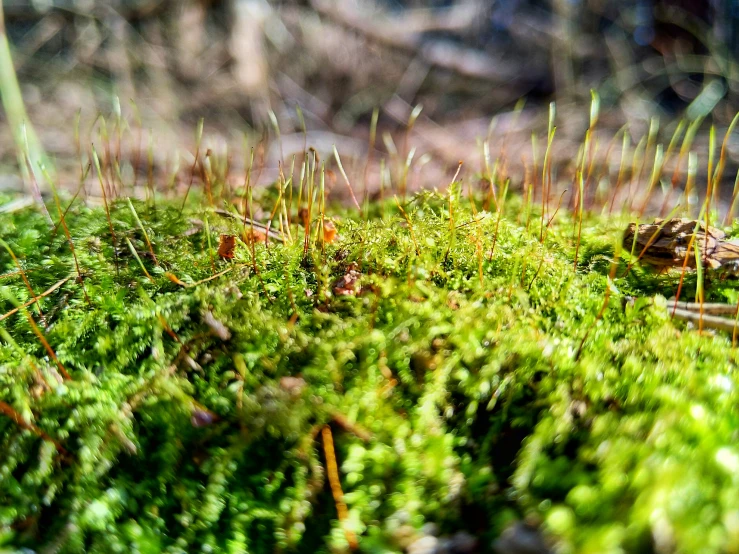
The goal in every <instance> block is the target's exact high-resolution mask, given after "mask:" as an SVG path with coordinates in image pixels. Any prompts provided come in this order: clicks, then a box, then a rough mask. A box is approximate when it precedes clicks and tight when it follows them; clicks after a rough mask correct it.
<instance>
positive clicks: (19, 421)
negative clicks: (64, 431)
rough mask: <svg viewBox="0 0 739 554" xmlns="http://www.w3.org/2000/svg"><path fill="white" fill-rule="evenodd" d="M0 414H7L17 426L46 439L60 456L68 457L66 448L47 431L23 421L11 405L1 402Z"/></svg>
mask: <svg viewBox="0 0 739 554" xmlns="http://www.w3.org/2000/svg"><path fill="white" fill-rule="evenodd" d="M0 413H2V414H5V415H6V416H8V417H9V418H10V419H12V420H13V421H15V423H16V424H18V426H19V427H22V428H23V429H27V430H28V431H31V432H32V433H34V434H35V435H37V436H38V437H40V438H42V439H44V440H45V441H49V442H50V443H52V444H53V445H54V446H55V447H56V449H57V451H58V452H59V453H60V454H63V455H65V456H66V455H67V451H66V450H65V449H64V447H63V446H62V445H61V443H59V441H57V440H55V439H53V438H51V437H50V436H49V435H48V434H47V433H46V432H45V431H43V430H42V429H40V428H39V427H38V426H36V425H34V424H33V423H29V422H28V421H26V420H25V419H23V416H21V415H20V414H19V413H18V412H16V411H15V410H14V409H13V408H12V407H11V406H10V405H9V404H7V403H5V402H2V401H0Z"/></svg>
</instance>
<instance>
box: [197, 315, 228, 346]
mask: <svg viewBox="0 0 739 554" xmlns="http://www.w3.org/2000/svg"><path fill="white" fill-rule="evenodd" d="M203 321H204V322H205V324H206V325H207V326H208V327H210V330H211V331H213V334H214V335H216V336H217V337H218V338H219V339H221V340H222V341H227V340H229V339H230V338H231V331H229V329H228V327H226V326H225V325H224V324H223V323H221V322H220V321H218V320H217V319H216V318H215V316H214V315H213V312H211V311H210V310H206V312H205V313H204V314H203Z"/></svg>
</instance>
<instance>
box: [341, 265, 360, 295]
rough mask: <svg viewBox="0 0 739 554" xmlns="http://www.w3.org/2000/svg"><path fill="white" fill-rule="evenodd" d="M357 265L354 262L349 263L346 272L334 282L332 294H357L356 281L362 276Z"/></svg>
mask: <svg viewBox="0 0 739 554" xmlns="http://www.w3.org/2000/svg"><path fill="white" fill-rule="evenodd" d="M357 267H358V266H357V264H356V263H351V264H349V267H348V268H347V272H346V274H345V275H344V276H342V277H340V278H339V279H338V280H337V281H336V283H335V284H334V294H335V295H336V296H355V295H356V294H357V288H356V285H357V281H359V279H360V277H362V274H361V273H360V272H359V271H358V270H357Z"/></svg>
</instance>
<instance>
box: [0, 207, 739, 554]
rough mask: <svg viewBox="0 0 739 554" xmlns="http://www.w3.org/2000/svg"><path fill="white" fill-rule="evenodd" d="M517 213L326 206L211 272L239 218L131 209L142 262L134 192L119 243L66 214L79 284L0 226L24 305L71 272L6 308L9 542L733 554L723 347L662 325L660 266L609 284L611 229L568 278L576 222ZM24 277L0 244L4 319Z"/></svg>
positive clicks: (58, 244) (737, 450)
mask: <svg viewBox="0 0 739 554" xmlns="http://www.w3.org/2000/svg"><path fill="white" fill-rule="evenodd" d="M518 204H519V201H518V200H517V199H515V198H514V199H512V200H510V202H509V205H508V206H506V215H505V216H504V217H503V218H502V219H501V220H500V221H499V222H498V217H497V214H496V213H495V212H493V213H492V214H486V213H485V212H481V211H477V212H476V215H474V216H473V214H472V208H471V206H470V204H469V202H468V201H467V200H464V201H462V200H459V201H457V202H456V204H455V205H454V209H453V216H454V222H453V224H452V225H450V218H449V215H450V214H449V203H448V198H447V197H441V196H438V195H436V194H433V193H427V194H424V195H421V196H418V197H415V198H414V199H413V200H412V201H410V202H408V203H407V204H406V205H405V206H404V209H405V212H406V214H407V218H406V217H405V216H403V214H401V213H400V212H399V211H398V209H397V208H396V207H395V205H394V204H393V205H388V206H386V207H385V209H384V210H382V211H383V212H384V217H380V210H379V209H378V210H377V212H378V213H376V214H375V215H374V216H372V217H369V218H368V220H367V221H361V220H360V219H359V218H357V217H356V216H355V217H352V216H351V215H349V214H347V213H343V214H341V215H342V217H340V214H339V212H338V211H337V212H336V216H335V218H334V221H335V223H336V227H337V229H338V232H339V237H338V239H337V240H335V241H333V242H331V243H326V244H322V243H321V242H315V241H314V236H313V235H312V236H311V240H310V245H309V246H310V248H309V254H308V256H307V257H304V254H303V252H304V244H303V240H302V236H303V235H302V228H298V227H297V226H293V228H292V232H291V235H292V236H293V238H294V239H295V238H296V237H300V238H298V239H296V240H294V241H293V242H292V243H288V244H286V245H282V244H278V243H271V244H269V245H268V247H266V246H265V245H264V244H261V243H260V244H257V245H255V247H254V249H253V252H254V254H255V255H256V258H255V259H254V260H252V249H251V248H249V247H247V246H245V245H244V244H243V243H241V242H239V241H237V243H236V249H235V257H234V258H233V259H232V260H228V259H222V258H221V257H219V256H218V253H217V249H218V242H219V239H218V236H219V234H220V233H233V234H239V230H240V225H239V223H238V222H236V221H234V220H232V219H229V218H224V217H221V216H219V215H218V214H216V213H214V212H213V211H210V210H205V209H202V210H198V209H195V208H188V209H187V210H186V211H185V213H184V214H183V215H181V216H180V215H179V213H178V209H177V208H176V207H174V205H168V204H166V203H159V205H157V207H156V209H153V208H151V207H147V206H146V205H144V204H143V203H136V204H135V206H136V209H137V212H138V216H139V217H140V219H141V221H142V223H143V227H144V228H145V229H146V232H147V235H148V238H149V240H150V241H151V243H152V249H153V251H154V253H155V255H156V260H157V262H158V265H157V263H155V260H154V258H153V257H152V256H151V255H150V254H149V247H148V246H147V243H146V238H145V236H144V234H143V233H142V232H141V228H140V226H139V224H138V223H137V222H136V219H135V218H134V216H133V213H132V211H131V209H130V208H129V206H128V203H127V202H123V201H121V202H118V203H115V204H114V205H113V206H112V209H111V221H112V226H113V229H114V232H115V234H116V243H117V249H115V250H114V247H113V240H112V237H111V232H110V227H109V223H108V220H107V218H106V215H105V212H104V211H103V210H102V209H88V208H84V207H82V206H81V204H79V203H77V204H75V206H74V207H73V208H72V209H71V210H70V212H69V213H68V215H67V218H66V221H67V224H68V226H69V229H70V233H71V237H72V240H73V244H74V246H75V250H76V254H77V257H78V260H79V266H80V269H81V271H82V273H83V276H84V277H83V282H84V291H83V288H82V286H81V283H80V282H79V280H78V279H77V273H76V270H75V265H74V260H73V257H72V255H71V251H70V246H69V242H68V241H67V239H66V237H65V235H64V233H63V232H62V230H61V229H59V231H58V232H56V233H53V232H51V231H50V230H49V226H48V223H47V220H46V219H45V218H44V217H43V216H42V215H41V214H40V212H38V211H35V210H25V211H21V212H16V213H13V214H5V215H0V229H2V238H3V239H4V240H5V241H6V242H7V244H8V246H9V247H10V248H11V249H12V250H13V252H14V253H15V254H16V255H17V256H18V258H19V263H20V264H21V266H22V267H23V268H24V270H25V271H26V276H27V278H28V281H29V283H30V285H31V288H32V289H33V290H34V292H35V294H37V295H40V294H41V293H43V292H44V291H47V290H48V289H50V288H51V287H53V286H54V285H58V284H59V282H60V281H61V280H63V279H67V278H69V279H68V280H67V281H64V282H63V284H61V285H60V286H58V288H56V289H54V290H53V291H52V292H51V293H49V294H48V295H46V296H44V297H43V298H42V299H41V300H40V301H39V302H38V304H36V305H30V306H29V307H28V308H27V309H24V310H20V311H19V312H18V313H16V314H14V315H12V316H10V317H7V318H5V319H3V320H2V321H0V326H2V328H3V329H4V331H5V332H3V336H2V337H0V339H1V342H0V391H1V392H0V400H2V402H3V403H4V404H3V410H4V413H3V414H0V544H2V545H4V547H5V548H6V549H10V550H12V549H13V548H20V547H27V548H31V549H33V550H34V551H39V552H42V551H43V552H46V551H48V552H52V551H53V552H151V553H154V552H160V551H165V552H196V551H203V552H253V553H269V552H306V553H313V552H328V551H341V550H342V549H344V548H346V547H347V540H348V539H347V537H348V536H351V535H350V534H349V535H348V534H347V533H346V532H345V529H344V527H345V528H346V529H349V530H350V531H351V532H353V533H354V534H356V536H357V537H358V540H359V548H360V550H361V551H364V552H398V551H402V550H403V548H404V547H405V546H407V544H408V542H409V540H410V539H409V536H410V537H412V535H413V533H412V530H413V529H415V530H418V529H420V528H421V527H422V526H423V525H424V523H427V522H433V523H435V524H437V525H438V526H439V527H440V529H441V532H442V533H453V532H455V531H458V530H462V529H463V530H467V531H469V532H470V533H472V534H473V535H475V536H476V537H478V538H479V540H480V542H479V550H480V551H483V552H485V551H489V550H490V549H491V544H492V542H493V541H494V540H495V538H496V537H498V536H499V535H500V533H501V531H502V530H503V529H504V528H505V527H506V526H507V525H508V524H510V522H512V521H514V520H517V519H521V518H529V520H534V521H536V520H538V521H540V522H541V525H542V528H543V529H544V532H545V533H546V534H547V536H548V538H549V540H550V541H551V543H552V545H554V546H556V547H557V548H559V549H561V550H562V551H563V552H591V553H602V552H622V551H627V552H652V551H655V552H671V551H678V552H691V553H696V552H739V443H738V440H737V439H738V438H739V437H738V436H737V432H738V430H739V408H738V407H737V405H738V403H737V400H738V395H737V385H739V376H737V373H736V353H735V351H734V350H733V349H732V347H731V337H730V336H726V335H721V334H719V335H717V336H710V335H707V334H703V335H700V334H699V333H698V332H696V331H694V330H687V329H686V328H685V326H684V325H683V324H681V323H678V322H673V321H672V320H671V319H670V317H669V314H668V312H667V310H666V309H665V307H664V297H669V296H670V295H672V294H674V292H675V290H676V288H677V282H678V277H677V276H675V275H661V276H658V275H654V274H651V273H650V272H649V271H646V270H643V269H641V268H639V267H638V266H637V267H634V268H633V269H631V271H630V272H629V273H628V275H627V276H624V274H625V273H626V271H625V266H626V264H625V263H624V262H623V261H622V262H619V269H618V271H617V273H616V278H615V279H613V280H612V281H609V279H608V272H609V269H610V264H611V260H612V259H613V257H614V248H613V245H614V244H616V243H618V242H619V237H620V230H621V229H622V228H623V227H624V226H625V221H626V220H624V219H619V218H616V217H612V218H610V219H609V218H599V217H592V218H591V219H589V220H586V221H585V223H584V226H583V237H582V245H581V247H580V250H579V254H578V257H579V261H578V267H577V270H575V268H574V267H573V260H574V257H575V240H574V239H573V237H574V236H575V232H574V230H575V225H574V222H573V220H572V218H571V216H569V215H568V214H567V213H565V212H564V211H560V212H559V213H558V214H557V215H556V217H555V219H554V220H553V223H552V225H551V227H550V228H549V230H548V233H547V235H546V239H545V242H544V246H542V245H541V243H540V241H539V234H540V221H541V220H540V219H539V216H538V215H537V214H536V213H534V214H532V215H531V218H530V221H529V224H528V227H529V229H528V230H527V228H526V227H527V217H526V214H527V211H528V210H526V209H522V208H521V207H520V206H519V205H518ZM177 205H178V206H179V203H178V204H177ZM479 209H480V207H479V205H478V210H479ZM327 215H331V213H330V212H329V214H327ZM54 219H55V221H56V220H57V219H58V218H54ZM275 221H277V220H275ZM409 223H410V224H409ZM450 228H455V230H454V232H453V233H451V232H450ZM496 229H497V234H496ZM209 237H210V246H209ZM126 239H128V240H130V242H131V245H132V246H133V248H134V249H135V250H136V251H137V253H138V257H139V259H140V262H139V260H137V258H136V257H135V256H134V255H132V252H131V249H130V248H129V247H128V244H127V243H126ZM493 244H494V250H493ZM147 254H148V255H147ZM141 264H143V266H144V267H145V268H146V271H147V272H148V273H149V274H150V278H149V277H147V276H146V275H145V274H144V272H143V270H142V265H141ZM255 268H256V270H257V271H256V272H255ZM225 270H229V271H227V272H226V273H225V274H223V275H221V276H219V277H216V278H212V279H209V278H210V277H212V276H213V275H214V274H217V273H220V272H223V271H225ZM16 271H17V267H16V264H15V263H14V261H13V259H12V257H11V256H10V254H9V253H8V251H7V250H6V249H5V248H3V249H2V251H1V252H0V273H2V274H3V275H4V276H3V277H2V280H0V285H2V289H1V291H2V295H3V296H2V299H1V300H0V307H1V309H0V313H3V314H4V313H6V312H9V311H10V310H12V309H13V308H14V306H15V304H16V303H18V302H21V303H23V302H27V301H28V300H30V299H31V298H32V297H31V293H30V292H29V290H28V288H27V286H26V285H25V284H24V282H23V279H22V276H21V275H20V274H18V273H14V272H16ZM352 271H354V273H351V272H352ZM168 273H169V275H168ZM5 274H9V275H5ZM347 275H348V277H347V278H346V279H344V280H343V281H340V280H341V278H342V277H344V276H347ZM354 277H359V280H358V281H357V282H356V283H354V284H353V286H351V283H349V281H351V280H352V279H353V278H354ZM208 279H209V280H208ZM202 280H205V281H204V282H201V283H200V284H197V285H193V286H187V287H185V286H182V284H181V283H185V284H193V283H196V282H198V281H202ZM178 281H179V283H178ZM337 281H339V282H337ZM695 281H696V278H695V276H694V275H687V276H686V279H685V284H684V291H685V294H684V295H683V296H684V298H686V299H688V298H689V297H690V296H691V294H692V292H693V291H694V290H695V286H696V285H695ZM609 287H610V291H611V292H610V294H609V296H608V298H607V299H606V296H605V293H606V290H607V289H608V288H609ZM85 293H86V294H87V296H88V297H89V301H88V300H86V298H85ZM342 293H345V294H342ZM708 293H709V295H711V296H712V297H715V298H723V299H728V300H735V298H736V296H735V295H734V291H733V285H732V284H731V283H730V282H728V281H727V282H714V283H709V285H708ZM631 297H635V298H636V299H635V300H634V299H633V298H631ZM660 299H662V301H661V302H660ZM604 300H605V301H606V302H607V306H606V308H605V309H604V310H602V308H603V306H604ZM38 307H40V311H39V310H38V309H37V308H38ZM42 314H43V315H42ZM29 317H30V318H32V319H33V321H34V322H35V323H36V325H37V326H38V329H39V332H40V333H42V334H43V336H44V337H45V340H46V341H48V344H49V348H48V349H47V348H46V347H45V346H44V345H43V344H42V342H41V340H40V339H39V337H38V336H37V334H36V333H35V332H34V330H33V329H32V326H31V324H30V322H29ZM50 352H54V353H55V355H56V357H57V358H58V364H57V363H56V362H55V361H54V360H53V358H52V357H51V355H50ZM63 371H66V372H67V373H68V374H69V377H70V378H69V379H65V378H64V376H63ZM290 378H292V379H290ZM326 425H328V426H329V428H330V429H331V431H332V435H333V440H334V443H335V447H336V458H337V461H338V464H339V468H340V477H341V487H342V489H343V493H344V495H345V496H344V501H345V503H346V505H347V507H348V519H347V520H346V521H345V523H344V527H342V524H341V523H339V521H338V519H337V508H336V503H335V501H334V498H333V497H332V494H331V487H330V486H329V485H330V483H329V479H328V477H327V475H326V470H325V468H326V466H327V464H326V458H325V453H324V447H323V439H322V433H321V429H322V428H324V426H326Z"/></svg>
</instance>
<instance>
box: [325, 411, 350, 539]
mask: <svg viewBox="0 0 739 554" xmlns="http://www.w3.org/2000/svg"><path fill="white" fill-rule="evenodd" d="M321 436H322V438H323V451H324V453H325V454H326V473H327V474H328V482H329V484H330V485H331V494H332V495H333V497H334V502H335V504H336V512H337V513H338V515H339V522H341V525H342V527H343V528H344V534H345V535H346V540H347V542H348V543H349V548H351V549H352V550H356V549H357V548H358V547H359V543H358V542H357V537H356V535H355V534H354V532H353V531H352V530H351V529H349V528H347V526H346V520H347V518H348V517H349V510H348V509H347V507H346V503H344V491H342V490H341V480H340V479H339V466H338V464H337V463H336V452H335V451H334V439H333V437H332V436H331V428H330V427H329V426H328V425H325V426H324V427H323V429H321Z"/></svg>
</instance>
